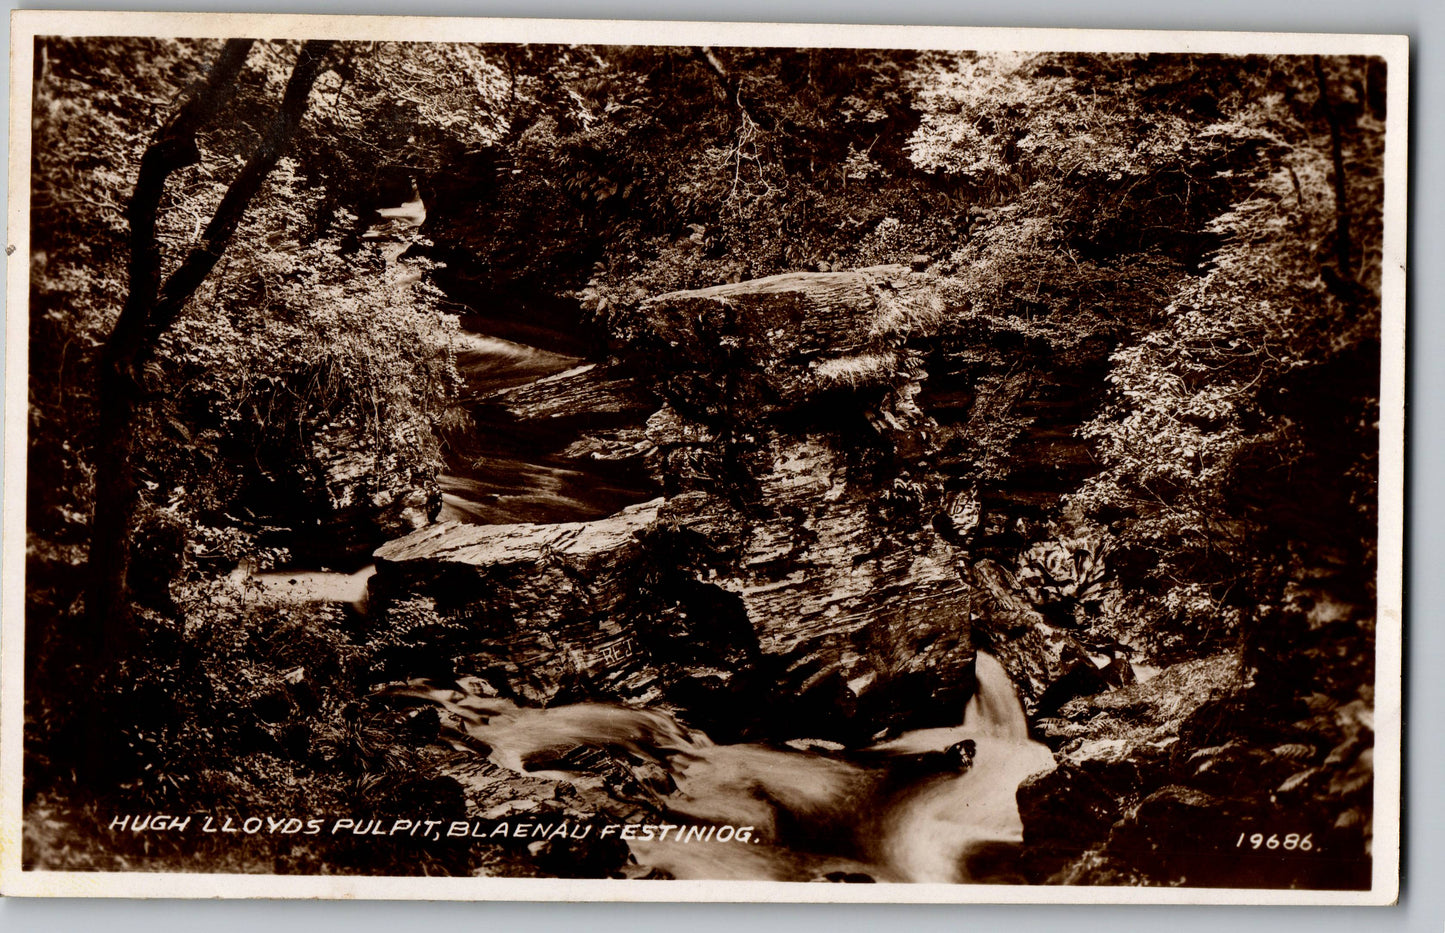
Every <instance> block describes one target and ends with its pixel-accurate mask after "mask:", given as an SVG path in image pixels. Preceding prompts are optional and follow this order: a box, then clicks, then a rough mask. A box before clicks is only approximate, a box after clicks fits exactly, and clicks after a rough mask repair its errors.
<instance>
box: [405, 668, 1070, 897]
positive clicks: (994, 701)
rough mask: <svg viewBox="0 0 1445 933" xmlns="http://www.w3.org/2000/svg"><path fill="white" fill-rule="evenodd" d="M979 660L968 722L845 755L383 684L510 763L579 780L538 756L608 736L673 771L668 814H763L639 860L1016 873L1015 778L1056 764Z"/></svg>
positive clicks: (912, 877) (687, 872)
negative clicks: (437, 711)
mask: <svg viewBox="0 0 1445 933" xmlns="http://www.w3.org/2000/svg"><path fill="white" fill-rule="evenodd" d="M976 669H977V680H978V687H977V690H976V692H975V694H974V696H973V698H972V699H971V700H970V701H969V703H968V706H967V708H966V710H965V712H964V716H963V721H962V722H961V723H960V724H959V725H957V726H953V727H946V728H937V729H920V730H916V731H912V732H907V733H904V734H902V735H900V736H898V737H897V738H895V739H893V740H891V741H888V742H883V743H881V744H878V745H875V746H872V747H871V748H867V749H861V750H857V751H854V752H851V753H849V752H839V753H837V754H820V753H816V752H810V751H796V750H793V749H791V748H786V747H782V748H780V747H773V746H767V745H758V744H741V745H718V744H715V743H714V742H713V741H712V740H710V739H709V738H708V737H707V736H706V735H704V734H702V733H701V732H699V731H698V730H696V729H691V728H689V727H687V726H686V725H684V724H682V723H681V722H679V721H678V720H677V719H675V718H674V717H673V716H671V715H670V714H668V713H665V712H661V711H656V710H638V709H629V708H626V707H623V706H618V705H612V704H604V703H577V704H569V705H565V706H558V707H554V708H549V709H528V708H522V707H518V706H517V705H515V704H514V703H512V702H510V701H508V700H504V699H499V698H488V697H481V696H475V695H472V694H469V693H466V692H463V691H461V690H456V689H439V688H437V687H434V686H430V685H426V684H421V683H416V684H410V685H407V686H403V687H391V688H388V689H387V690H386V691H385V692H386V693H387V694H389V695H392V696H409V697H415V698H419V699H425V700H428V701H431V702H434V703H437V704H439V705H440V706H442V707H443V708H444V709H445V710H447V711H448V712H449V713H451V714H452V715H450V716H447V717H445V719H446V720H447V721H448V722H449V723H450V724H451V726H452V727H453V728H456V729H458V730H459V731H461V732H464V733H465V736H464V738H468V739H470V740H475V741H479V742H481V743H484V744H485V745H486V746H487V747H488V748H490V754H489V756H488V757H489V758H490V760H491V761H492V762H493V763H495V764H497V765H500V766H502V767H504V768H508V769H510V770H513V771H516V772H518V773H525V774H530V775H533V776H538V777H548V778H552V779H555V780H564V781H565V780H569V779H575V778H576V776H577V775H576V774H575V773H574V772H568V771H562V770H538V769H537V768H538V765H539V764H542V763H543V762H550V763H551V766H552V767H555V766H556V763H557V758H558V757H559V756H558V755H557V754H556V752H557V750H558V749H565V748H568V747H577V746H582V747H593V748H598V749H602V750H605V751H606V752H608V753H609V754H611V755H612V756H613V757H614V758H622V759H624V760H627V761H631V762H633V763H635V764H637V765H639V766H641V765H644V764H646V765H660V766H662V767H663V768H666V769H667V771H668V773H669V774H670V775H671V777H672V780H673V782H674V784H675V786H676V790H675V791H673V792H671V793H669V794H667V795H665V796H663V797H661V798H660V799H659V800H658V801H654V803H660V804H661V806H662V807H663V808H664V809H665V811H666V813H667V814H668V815H669V817H671V818H674V819H676V820H678V821H680V822H688V823H693V824H697V823H704V824H714V825H719V826H722V825H730V826H734V827H740V826H749V827H753V834H752V837H753V842H752V843H751V844H736V843H733V844H708V843H699V842H696V841H690V842H679V841H676V840H668V841H660V840H653V841H643V840H641V839H638V840H633V841H629V843H628V845H629V846H630V847H631V850H632V854H633V856H634V857H635V858H636V859H637V861H638V862H639V864H641V865H643V866H647V867H651V868H657V869H662V870H664V871H666V872H668V873H669V874H671V875H672V876H673V877H676V878H684V879H714V880H715V879H759V880H778V881H808V880H819V879H823V878H832V879H837V878H841V877H847V878H848V880H873V881H898V882H969V881H1010V880H1015V879H1014V878H1013V877H1011V869H1010V864H1011V859H1012V858H1013V857H1014V856H1015V855H1016V853H1017V850H1018V846H1019V844H1020V843H1021V842H1022V838H1023V827H1022V824H1021V822H1020V820H1019V814H1018V807H1017V805H1016V803H1015V797H1014V795H1015V791H1016V790H1017V788H1018V785H1019V783H1020V782H1021V781H1022V780H1023V779H1024V778H1026V777H1028V776H1029V775H1030V774H1034V773H1036V772H1039V771H1044V770H1048V769H1050V768H1052V767H1053V765H1054V762H1053V756H1052V755H1051V754H1050V752H1049V751H1048V749H1047V748H1045V747H1044V746H1043V745H1040V744H1039V743H1037V742H1033V741H1031V740H1030V739H1029V737H1028V724H1027V722H1026V720H1025V718H1024V713H1023V709H1022V707H1021V706H1020V704H1019V701H1018V697H1017V695H1016V693H1015V691H1014V687H1013V684H1012V683H1011V682H1010V681H1009V678H1008V675H1007V674H1006V673H1005V672H1004V670H1003V667H1002V666H1001V665H1000V664H999V663H998V661H997V660H995V659H994V658H993V657H991V656H989V655H987V654H984V653H982V652H980V653H979V654H978V661H977V666H976ZM964 740H972V743H973V747H974V754H973V761H972V764H971V766H969V767H966V768H963V767H960V766H959V765H958V761H957V758H956V756H953V755H951V754H950V752H949V750H950V749H951V748H953V747H954V746H957V745H959V743H962V742H964ZM459 747H460V746H459ZM529 763H531V765H530V766H531V767H532V768H533V770H528V768H529ZM543 767H547V765H545V764H544V765H543Z"/></svg>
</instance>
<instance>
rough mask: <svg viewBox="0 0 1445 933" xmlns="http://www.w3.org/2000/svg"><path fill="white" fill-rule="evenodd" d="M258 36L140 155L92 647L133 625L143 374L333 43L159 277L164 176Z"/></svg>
mask: <svg viewBox="0 0 1445 933" xmlns="http://www.w3.org/2000/svg"><path fill="white" fill-rule="evenodd" d="M254 42H255V40H253V39H233V40H231V41H229V42H227V43H226V44H225V46H224V47H223V48H222V50H221V53H220V55H219V56H218V57H217V59H216V62H215V64H214V65H212V67H211V70H210V73H209V74H208V75H207V77H206V79H205V80H204V81H203V82H200V83H199V84H198V85H197V86H194V87H192V88H189V89H187V90H186V91H185V92H184V93H183V94H182V95H181V98H180V100H179V101H178V102H177V106H176V109H175V111H174V113H173V115H172V116H171V117H170V119H168V120H167V121H166V122H165V123H164V124H163V125H162V126H161V127H160V129H159V130H157V132H156V135H155V138H154V140H153V141H152V142H151V144H150V146H149V147H148V148H147V150H146V153H145V155H144V156H143V157H142V159H141V166H140V173H139V177H138V178H137V180H136V186H135V190H134V192H133V193H132V195H131V200H130V204H129V207H128V209H127V212H126V215H127V220H128V221H129V224H130V265H129V279H130V282H129V293H128V294H127V297H126V302H125V306H124V308H123V309H122V311H121V314H120V318H119V319H118V320H117V321H116V325H115V328H114V330H113V331H112V332H111V334H110V337H109V339H108V340H107V341H106V346H105V349H104V352H103V358H102V363H101V367H100V372H99V377H98V378H99V386H98V388H99V393H98V396H99V403H100V410H99V413H98V414H99V419H98V426H97V438H96V445H95V462H96V472H95V514H94V517H93V519H92V526H91V545H90V557H89V568H88V571H89V579H88V582H89V587H88V591H87V593H86V614H87V622H88V628H89V636H90V637H89V638H88V639H87V646H88V647H89V649H90V650H96V649H98V648H100V647H102V646H103V647H104V648H105V649H106V652H107V655H111V654H112V652H114V651H120V650H124V648H125V646H126V643H127V642H128V640H129V637H130V632H131V624H130V607H129V595H130V594H129V586H128V576H129V572H130V565H131V540H130V538H131V535H130V533H131V526H132V524H133V522H134V518H135V513H136V508H137V504H138V502H139V495H138V485H137V481H136V475H135V469H134V462H133V461H134V453H135V448H134V437H135V433H136V427H137V420H138V416H139V413H140V411H141V409H142V407H143V406H144V404H145V392H144V388H143V382H142V378H141V374H142V372H143V371H144V367H145V365H146V363H147V362H148V361H149V360H150V359H151V358H152V357H153V356H154V354H155V351H156V347H157V341H158V340H159V338H160V337H161V336H162V335H163V334H164V333H165V332H166V330H167V329H168V328H169V327H170V326H171V324H173V323H174V322H175V320H176V318H177V317H178V316H179V315H180V313H181V311H182V310H183V309H184V308H185V306H186V303H187V302H188V301H189V300H190V299H191V297H192V296H193V295H194V294H195V293H196V289H197V288H199V287H200V285H201V283H202V282H204V281H205V279H206V277H207V276H208V275H209V274H210V272H211V270H212V269H213V268H215V265H216V263H217V261H218V260H219V259H220V258H221V256H222V254H223V253H224V252H225V250H226V247H227V245H228V244H229V243H230V242H231V239H232V237H233V236H234V234H235V232H236V229H237V227H238V226H239V224H240V222H241V219H242V217H243V216H244V215H245V212H246V209H247V207H248V206H249V205H250V203H251V200H252V199H253V198H254V197H255V196H256V193H257V192H258V191H259V190H260V188H261V185H262V183H263V182H264V181H265V179H266V176H267V175H269V174H270V172H271V170H272V169H273V168H275V167H276V162H277V160H279V159H280V157H281V154H282V153H283V152H284V151H285V149H286V146H287V144H288V143H289V142H290V141H291V139H292V137H293V136H294V135H295V133H296V129H297V127H298V126H300V124H301V118H302V116H303V115H304V114H305V112H306V106H307V102H308V100H309V98H310V94H311V88H312V85H314V84H315V82H316V78H317V75H318V74H320V71H321V64H322V60H323V59H324V57H325V56H326V53H327V51H328V50H329V49H330V47H331V45H332V44H333V43H331V42H330V41H311V42H307V43H306V44H305V45H303V46H302V48H301V51H300V53H299V55H298V56H297V59H296V64H295V67H294V68H293V70H292V72H291V77H290V80H289V81H288V82H287V85H286V91H285V95H284V97H283V98H282V101H281V103H280V105H279V106H278V107H277V109H276V111H275V113H274V114H273V116H272V118H271V122H270V126H269V127H268V128H267V129H266V131H265V133H264V135H263V136H262V138H261V141H260V143H259V144H258V145H257V146H256V148H255V150H254V151H253V152H252V153H251V156H250V158H249V159H248V160H247V161H246V164H245V166H244V167H243V168H242V169H241V172H240V174H239V175H238V176H237V177H236V179H235V181H234V182H232V183H231V186H230V187H229V188H228V189H227V191H226V194H225V196H224V197H223V198H222V200H221V203H220V206H219V207H217V209H216V212H215V214H214V215H213V216H212V217H211V219H210V222H209V224H208V225H207V227H206V230H205V233H204V234H203V236H202V237H201V240H200V243H199V244H198V245H197V246H196V247H195V248H194V249H192V250H191V252H190V253H189V255H187V256H186V257H185V258H184V259H183V260H182V262H181V264H180V265H179V266H178V267H177V268H176V270H175V271H174V272H172V273H171V275H170V276H169V277H168V278H166V279H165V280H164V281H162V278H161V250H160V243H159V241H158V239H157V236H156V223H157V218H158V217H159V215H160V211H161V200H162V196H163V195H164V192H165V186H166V181H167V180H168V179H169V178H170V176H171V175H172V174H173V173H174V172H176V171H178V170H179V169H182V168H184V167H186V166H188V165H193V164H195V163H196V162H198V161H199V160H200V152H199V150H198V148H197V146H196V135H197V133H198V132H200V131H201V130H202V129H203V128H205V127H206V126H207V125H208V124H209V123H210V122H211V121H213V120H214V119H215V118H216V116H217V115H218V114H219V113H220V112H221V111H222V110H223V109H224V108H225V106H226V104H227V102H228V101H229V100H230V99H231V98H232V96H233V95H234V93H235V90H236V83H237V80H236V79H237V76H238V75H239V74H240V71H241V67H242V66H243V65H244V64H245V60H246V56H247V53H248V52H249V51H250V49H251V46H252V45H253V44H254Z"/></svg>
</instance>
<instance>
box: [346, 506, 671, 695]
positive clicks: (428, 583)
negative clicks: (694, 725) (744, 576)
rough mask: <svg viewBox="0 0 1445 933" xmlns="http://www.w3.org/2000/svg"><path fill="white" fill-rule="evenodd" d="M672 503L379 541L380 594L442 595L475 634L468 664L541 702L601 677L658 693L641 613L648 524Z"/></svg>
mask: <svg viewBox="0 0 1445 933" xmlns="http://www.w3.org/2000/svg"><path fill="white" fill-rule="evenodd" d="M661 504H662V503H661V500H655V501H652V502H648V503H643V504H641V505H636V506H631V507H629V508H626V509H624V510H622V511H621V512H618V513H617V514H615V515H611V516H608V517H607V518H603V519H598V520H596V521H591V522H566V523H560V524H521V525H468V524H462V523H458V522H447V523H444V524H440V525H434V526H432V527H429V528H425V529H422V530H420V531H417V532H414V533H413V534H410V535H407V536H405V537H403V538H399V539H397V540H395V541H391V542H388V543H387V544H386V545H384V546H383V547H381V548H380V549H378V550H377V551H376V553H375V558H376V566H377V573H376V576H375V577H374V578H373V582H372V598H373V602H374V603H378V604H381V605H382V606H386V605H387V604H388V603H390V604H395V603H396V602H398V601H399V600H402V599H405V598H410V599H415V598H418V597H420V598H425V599H430V600H432V601H433V603H434V605H435V607H436V612H437V614H438V615H439V616H440V617H441V618H442V619H443V620H444V621H446V622H448V623H451V624H453V625H461V626H464V627H465V628H467V629H468V630H469V631H470V632H471V633H472V635H471V637H470V638H469V639H468V641H467V643H468V644H469V645H470V647H471V649H472V652H471V653H470V654H468V655H467V656H466V657H464V658H463V659H462V660H461V661H460V662H459V667H466V668H471V670H469V671H464V673H474V674H479V675H482V676H490V677H492V678H494V679H496V680H499V681H501V682H503V683H506V684H508V685H509V687H510V688H511V690H512V692H514V693H516V694H518V695H521V696H524V697H526V698H528V699H531V700H533V701H536V702H547V701H550V700H552V699H553V698H555V697H556V696H557V695H558V694H559V693H561V692H562V691H563V690H564V689H565V688H567V687H569V686H576V685H582V684H588V683H592V682H594V681H595V682H597V683H599V684H604V685H606V689H608V690H610V691H611V692H612V693H613V694H614V695H620V696H632V697H639V698H641V697H646V696H647V692H648V690H649V688H650V687H651V685H652V682H653V680H654V679H655V672H654V671H653V670H652V669H651V667H650V665H649V663H648V661H647V658H646V656H645V653H643V652H640V651H639V650H638V646H637V645H636V644H635V639H634V637H633V634H634V633H633V630H632V628H631V626H630V625H629V620H630V619H631V618H632V616H633V615H634V613H635V607H634V596H635V593H636V591H637V587H638V579H639V573H640V572H641V569H642V560H641V556H642V550H641V544H640V542H639V535H640V534H641V533H642V532H643V531H644V530H645V529H647V528H648V527H650V526H651V524H652V523H653V521H654V520H655V519H656V517H657V514H658V510H659V508H660V507H661ZM384 614H385V610H383V615H384Z"/></svg>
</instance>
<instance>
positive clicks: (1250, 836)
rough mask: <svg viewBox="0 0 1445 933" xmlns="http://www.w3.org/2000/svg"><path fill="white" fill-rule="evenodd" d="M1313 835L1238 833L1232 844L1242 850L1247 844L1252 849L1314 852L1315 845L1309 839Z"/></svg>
mask: <svg viewBox="0 0 1445 933" xmlns="http://www.w3.org/2000/svg"><path fill="white" fill-rule="evenodd" d="M1313 835H1314V834H1313V833H1305V834H1304V835H1303V836H1301V835H1300V834H1299V833H1288V834H1286V835H1284V836H1281V835H1279V834H1278V833H1270V834H1269V835H1268V836H1266V835H1265V834H1264V833H1240V834H1239V839H1238V841H1236V842H1235V843H1234V847H1235V848H1236V849H1242V848H1244V846H1245V843H1246V842H1247V843H1248V844H1249V847H1250V848H1252V849H1285V850H1286V851H1290V852H1310V851H1313V850H1314V847H1315V843H1314V840H1313V839H1312V838H1311V837H1312V836H1313Z"/></svg>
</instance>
